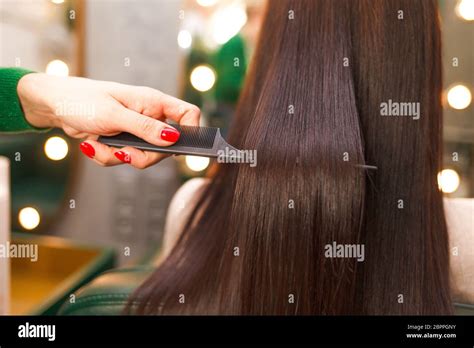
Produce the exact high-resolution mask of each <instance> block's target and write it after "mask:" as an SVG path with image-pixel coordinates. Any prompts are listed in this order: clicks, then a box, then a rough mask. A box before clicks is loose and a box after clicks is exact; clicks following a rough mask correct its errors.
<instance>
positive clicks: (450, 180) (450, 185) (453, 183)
mask: <svg viewBox="0 0 474 348" xmlns="http://www.w3.org/2000/svg"><path fill="white" fill-rule="evenodd" d="M459 182H460V179H459V175H458V173H457V172H456V171H455V170H454V169H443V170H442V171H441V173H438V187H439V188H440V190H441V191H443V192H444V193H453V192H455V191H456V190H457V189H458V187H459Z"/></svg>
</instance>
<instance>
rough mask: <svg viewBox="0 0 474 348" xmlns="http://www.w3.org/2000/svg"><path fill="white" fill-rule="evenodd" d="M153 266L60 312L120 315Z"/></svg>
mask: <svg viewBox="0 0 474 348" xmlns="http://www.w3.org/2000/svg"><path fill="white" fill-rule="evenodd" d="M153 270H154V268H153V267H152V266H150V265H147V266H137V267H133V268H124V269H116V270H111V271H108V272H105V273H103V274H102V275H100V276H99V277H97V278H96V279H94V280H93V281H92V282H91V283H90V284H88V285H86V286H85V287H83V288H82V289H81V290H80V291H79V292H78V293H77V296H76V301H75V303H70V302H66V303H65V304H64V305H63V306H62V308H61V310H60V312H59V314H60V315H120V314H122V312H123V310H124V307H125V305H126V303H127V299H128V296H129V295H130V294H131V293H132V292H133V291H134V290H135V289H136V288H137V287H138V286H139V285H140V284H141V283H142V282H143V281H144V280H145V279H146V278H147V277H148V276H149V275H150V274H151V273H152V272H153ZM454 306H455V314H458V315H474V305H468V304H457V303H456V304H454Z"/></svg>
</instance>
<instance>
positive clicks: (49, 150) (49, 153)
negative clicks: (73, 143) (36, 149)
mask: <svg viewBox="0 0 474 348" xmlns="http://www.w3.org/2000/svg"><path fill="white" fill-rule="evenodd" d="M68 151H69V146H68V145H67V142H66V140H64V139H63V138H61V137H51V138H49V139H48V140H46V142H45V143H44V153H45V154H46V157H48V158H49V159H50V160H53V161H60V160H62V159H63V158H64V157H66V156H67V153H68Z"/></svg>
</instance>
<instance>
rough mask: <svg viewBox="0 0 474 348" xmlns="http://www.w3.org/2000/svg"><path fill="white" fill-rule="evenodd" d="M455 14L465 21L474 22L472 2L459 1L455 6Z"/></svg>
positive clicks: (470, 0) (473, 1)
mask: <svg viewBox="0 0 474 348" xmlns="http://www.w3.org/2000/svg"><path fill="white" fill-rule="evenodd" d="M456 14H457V15H458V16H459V17H460V18H462V19H464V20H466V21H472V20H474V0H459V1H458V3H457V5H456Z"/></svg>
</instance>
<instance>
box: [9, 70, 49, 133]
mask: <svg viewBox="0 0 474 348" xmlns="http://www.w3.org/2000/svg"><path fill="white" fill-rule="evenodd" d="M32 72H33V71H30V70H26V69H21V68H0V133H1V132H25V131H47V130H49V129H42V128H36V127H34V126H32V125H31V124H29V123H28V122H27V121H26V119H25V115H24V114H23V110H22V109H21V104H20V100H19V99H18V94H17V86H18V81H20V79H21V78H22V77H23V76H25V75H26V74H29V73H32Z"/></svg>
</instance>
